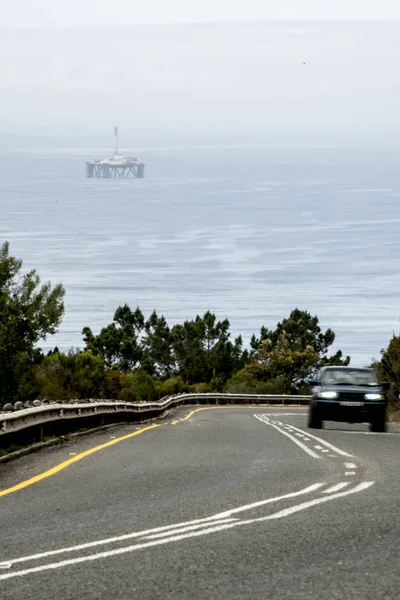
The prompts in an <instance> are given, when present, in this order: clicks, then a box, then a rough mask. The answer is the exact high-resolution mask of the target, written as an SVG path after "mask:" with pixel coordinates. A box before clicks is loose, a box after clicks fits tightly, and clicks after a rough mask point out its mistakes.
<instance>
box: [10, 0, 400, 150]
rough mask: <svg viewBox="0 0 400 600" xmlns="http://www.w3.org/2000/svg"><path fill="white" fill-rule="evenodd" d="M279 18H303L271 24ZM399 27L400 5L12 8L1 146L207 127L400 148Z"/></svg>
mask: <svg viewBox="0 0 400 600" xmlns="http://www.w3.org/2000/svg"><path fill="white" fill-rule="evenodd" d="M281 18H286V19H298V18H301V19H302V20H301V21H293V22H290V21H280V22H279V23H277V22H275V23H269V24H268V23H265V22H262V20H265V19H281ZM356 18H358V19H366V20H367V21H368V22H364V23H362V22H353V21H352V19H356ZM307 19H313V22H311V21H307ZM319 19H326V22H325V23H321V22H317V20H319ZM335 19H344V20H345V22H340V23H337V22H333V21H334V20H335ZM374 19H377V20H384V19H389V21H390V20H391V22H389V23H382V22H378V21H374ZM396 19H399V20H400V1H399V0H379V1H378V0H335V1H332V0H329V2H328V1H325V0H280V2H274V3H272V2H267V0H246V2H243V1H241V2H235V1H233V0H230V1H228V0H219V1H218V0H202V2H197V3H194V2H190V1H189V0H186V1H183V0H181V1H180V0H169V1H168V2H166V1H165V0H143V1H142V2H140V3H139V2H135V1H134V0H118V1H117V2H112V1H111V0H107V1H106V0H68V2H58V1H57V0H14V1H13V2H8V3H3V5H2V11H1V22H0V143H1V140H2V139H3V138H2V135H3V134H7V133H10V132H12V133H13V134H14V133H16V132H21V131H22V132H26V131H29V130H35V131H39V130H40V131H41V132H46V131H52V132H61V131H62V130H63V131H66V132H68V133H71V132H74V134H73V135H75V137H77V138H79V139H88V140H89V139H92V140H93V139H94V138H93V135H94V134H93V132H94V131H98V132H99V138H98V139H100V137H101V139H104V140H105V142H106V143H107V142H108V135H109V131H111V130H112V127H113V126H114V124H118V125H119V126H120V127H121V131H125V132H126V135H125V139H130V138H131V133H132V132H135V135H136V136H137V137H136V139H139V138H140V140H143V141H144V143H145V142H146V140H148V139H150V138H153V139H155V138H156V137H157V135H160V136H164V138H165V139H170V138H171V137H172V135H175V134H177V135H178V134H179V135H181V134H182V135H183V134H184V135H186V136H187V137H190V135H191V134H192V133H193V134H194V133H196V132H197V134H199V133H201V134H202V135H203V136H205V137H208V136H211V135H214V134H217V135H222V136H223V135H228V134H229V136H230V137H231V138H233V139H234V138H235V136H236V135H237V136H241V137H242V138H243V136H246V135H248V136H249V137H252V136H258V137H259V138H260V139H262V140H265V142H266V143H267V142H269V141H271V140H275V141H276V140H281V139H285V138H287V137H288V136H289V137H290V136H300V137H301V136H303V138H304V139H306V138H307V137H313V136H314V137H315V136H319V137H320V138H321V139H322V140H323V139H324V137H325V136H328V137H329V136H336V137H339V138H343V139H344V138H346V137H350V138H352V139H355V140H357V139H358V138H360V137H362V136H368V135H371V136H378V137H379V136H380V137H385V136H387V135H388V136H392V138H395V139H397V140H399V139H400V117H399V114H400V113H399V108H398V107H399V106H400V21H398V20H397V21H396ZM178 21H181V22H185V23H186V22H189V21H192V22H193V23H194V24H185V23H181V24H179V23H177V22H178ZM204 21H224V22H225V23H219V24H210V23H209V24H204ZM246 21H251V23H249V22H247V23H246ZM145 22H147V24H145V25H144V24H143V23H145ZM172 22H173V23H172ZM140 23H142V24H140ZM151 23H153V24H151ZM156 23H163V24H161V25H159V24H158V25H157V24H156ZM196 23H197V24H196ZM2 25H3V28H1V26H2ZM4 26H5V27H4ZM27 26H29V27H30V29H29V30H27V29H25V27H27ZM60 28H61V29H62V30H63V31H56V29H60ZM82 128H83V129H82ZM85 129H86V130H87V131H88V133H85V132H84V130H85ZM106 136H107V138H106ZM89 143H90V142H89Z"/></svg>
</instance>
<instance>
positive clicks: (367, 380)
mask: <svg viewBox="0 0 400 600" xmlns="http://www.w3.org/2000/svg"><path fill="white" fill-rule="evenodd" d="M322 383H323V384H325V385H376V384H377V383H378V380H377V378H376V374H375V372H374V371H371V370H369V369H329V370H327V371H325V372H324V373H323V375H322Z"/></svg>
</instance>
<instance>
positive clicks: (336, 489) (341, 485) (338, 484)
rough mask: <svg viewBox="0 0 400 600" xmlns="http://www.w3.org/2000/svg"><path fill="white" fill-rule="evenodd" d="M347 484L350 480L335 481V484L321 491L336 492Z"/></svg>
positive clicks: (324, 492)
mask: <svg viewBox="0 0 400 600" xmlns="http://www.w3.org/2000/svg"><path fill="white" fill-rule="evenodd" d="M348 485H350V481H344V482H343V483H337V484H336V485H333V486H332V487H330V488H328V489H327V490H324V491H323V492H322V493H323V494H333V493H334V492H338V491H339V490H342V489H343V488H345V487H346V486H348Z"/></svg>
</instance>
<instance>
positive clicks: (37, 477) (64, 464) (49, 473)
mask: <svg viewBox="0 0 400 600" xmlns="http://www.w3.org/2000/svg"><path fill="white" fill-rule="evenodd" d="M220 408H248V409H251V408H256V407H254V406H235V405H230V406H206V407H203V408H196V409H195V410H192V411H191V412H190V413H189V414H188V415H186V416H185V417H183V418H182V419H177V420H175V421H172V423H171V425H178V424H179V423H183V422H184V421H188V420H189V419H190V418H191V417H192V416H193V415H194V414H195V413H198V412H200V411H203V410H216V409H220ZM258 408H260V407H258ZM268 408H270V407H268ZM271 408H279V409H283V408H284V409H285V410H287V409H288V407H287V406H285V407H283V406H277V407H275V406H273V407H271ZM294 408H297V409H300V408H303V407H300V406H299V407H297V406H296V407H294V406H291V407H290V410H293V409H294ZM167 425H168V423H165V424H162V423H159V424H154V425H149V426H148V427H144V428H143V429H140V430H139V431H135V432H133V433H128V434H127V435H123V436H121V437H118V438H115V439H113V440H110V441H109V442H105V443H104V444H100V445H99V446H94V448H90V449H89V450H85V451H84V452H80V453H79V454H76V455H75V456H73V457H72V458H69V459H68V460H65V461H63V462H61V463H59V464H58V465H55V466H54V467H52V468H51V469H48V470H47V471H43V473H39V475H35V476H34V477H31V478H30V479H26V480H25V481H21V482H20V483H17V484H16V485H14V486H12V487H10V488H7V489H5V490H1V491H0V497H1V496H7V495H8V494H12V493H13V492H18V491H19V490H23V489H24V488H26V487H29V486H30V485H33V484H35V483H38V482H39V481H43V479H47V478H48V477H52V476H53V475H56V474H57V473H59V472H60V471H63V470H64V469H66V468H67V467H69V466H71V465H73V464H74V463H76V462H78V461H80V460H83V459H84V458H86V457H87V456H90V455H91V454H94V453H95V452H99V451H100V450H104V449H105V448H109V447H110V446H114V445H115V444H119V443H120V442H123V441H125V440H128V439H130V438H133V437H135V436H137V435H140V434H141V433H145V432H146V431H150V430H151V429H155V428H156V427H165V426H167Z"/></svg>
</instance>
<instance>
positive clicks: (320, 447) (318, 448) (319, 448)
mask: <svg viewBox="0 0 400 600" xmlns="http://www.w3.org/2000/svg"><path fill="white" fill-rule="evenodd" d="M314 448H316V449H317V450H322V446H314Z"/></svg>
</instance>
